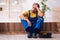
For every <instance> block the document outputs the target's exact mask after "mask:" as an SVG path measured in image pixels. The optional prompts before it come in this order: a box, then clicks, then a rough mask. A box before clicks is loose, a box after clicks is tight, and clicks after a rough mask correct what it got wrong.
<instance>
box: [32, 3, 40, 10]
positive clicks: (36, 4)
mask: <svg viewBox="0 0 60 40" xmlns="http://www.w3.org/2000/svg"><path fill="white" fill-rule="evenodd" d="M36 6H37V7H38V8H40V5H39V4H38V3H33V6H32V10H33V11H37V9H36Z"/></svg>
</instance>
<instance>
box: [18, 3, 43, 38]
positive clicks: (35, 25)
mask: <svg viewBox="0 0 60 40" xmlns="http://www.w3.org/2000/svg"><path fill="white" fill-rule="evenodd" d="M39 8H40V6H39V4H38V3H34V4H33V5H32V9H31V10H28V11H26V12H24V13H23V14H22V15H20V16H19V17H20V18H21V23H22V26H23V27H24V29H25V30H26V32H27V33H28V38H32V37H34V38H37V32H39V31H41V28H42V24H43V21H44V18H43V15H44V14H43V13H42V11H41V10H40V9H39Z"/></svg>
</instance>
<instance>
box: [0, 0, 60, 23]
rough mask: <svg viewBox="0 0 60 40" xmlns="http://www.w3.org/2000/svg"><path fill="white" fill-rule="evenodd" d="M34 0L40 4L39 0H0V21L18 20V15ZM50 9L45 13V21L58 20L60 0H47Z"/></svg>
mask: <svg viewBox="0 0 60 40" xmlns="http://www.w3.org/2000/svg"><path fill="white" fill-rule="evenodd" d="M2 2H3V3H2ZM34 2H38V3H39V4H40V0H0V7H2V8H3V11H0V22H20V19H19V15H20V14H21V13H23V12H24V11H25V10H29V9H31V7H32V4H33V3H34ZM46 4H47V6H48V7H50V9H51V10H50V11H47V12H46V13H45V17H44V18H45V22H60V17H59V16H60V5H59V4H60V0H48V1H47V2H46Z"/></svg>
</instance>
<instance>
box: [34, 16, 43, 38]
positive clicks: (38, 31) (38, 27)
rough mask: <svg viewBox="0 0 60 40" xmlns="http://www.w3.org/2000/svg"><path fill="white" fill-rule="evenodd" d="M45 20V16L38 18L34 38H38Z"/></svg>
mask: <svg viewBox="0 0 60 40" xmlns="http://www.w3.org/2000/svg"><path fill="white" fill-rule="evenodd" d="M43 21H44V19H43V17H40V18H39V19H38V20H37V23H36V26H35V28H34V38H37V33H40V31H41V29H42V25H43Z"/></svg>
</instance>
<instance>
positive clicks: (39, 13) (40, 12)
mask: <svg viewBox="0 0 60 40" xmlns="http://www.w3.org/2000/svg"><path fill="white" fill-rule="evenodd" d="M36 9H37V11H38V16H40V17H42V16H44V14H43V13H42V11H41V10H40V9H39V8H38V7H37V6H36Z"/></svg>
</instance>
